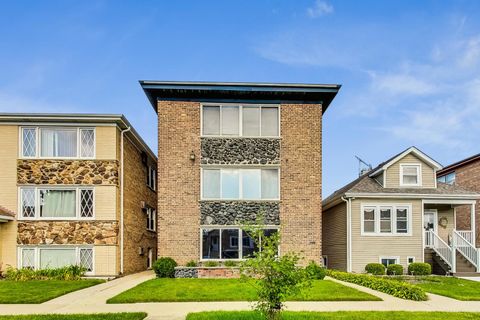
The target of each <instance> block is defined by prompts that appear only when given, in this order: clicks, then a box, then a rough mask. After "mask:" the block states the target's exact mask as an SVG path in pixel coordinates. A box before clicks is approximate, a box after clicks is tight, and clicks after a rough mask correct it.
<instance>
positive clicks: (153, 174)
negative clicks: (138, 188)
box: [147, 166, 157, 191]
mask: <svg viewBox="0 0 480 320" xmlns="http://www.w3.org/2000/svg"><path fill="white" fill-rule="evenodd" d="M147 171H148V172H147V186H148V187H150V188H151V189H152V190H154V191H155V190H156V184H157V170H155V169H154V168H153V167H151V166H148V169H147Z"/></svg>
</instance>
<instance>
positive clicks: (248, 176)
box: [202, 168, 279, 200]
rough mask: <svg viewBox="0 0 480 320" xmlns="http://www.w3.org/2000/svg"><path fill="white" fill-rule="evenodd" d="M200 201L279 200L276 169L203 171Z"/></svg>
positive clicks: (277, 172)
mask: <svg viewBox="0 0 480 320" xmlns="http://www.w3.org/2000/svg"><path fill="white" fill-rule="evenodd" d="M202 171H203V177H202V199H247V200H259V199H270V200H278V198H279V185H278V184H279V176H278V175H279V171H278V169H224V168H221V169H203V170H202Z"/></svg>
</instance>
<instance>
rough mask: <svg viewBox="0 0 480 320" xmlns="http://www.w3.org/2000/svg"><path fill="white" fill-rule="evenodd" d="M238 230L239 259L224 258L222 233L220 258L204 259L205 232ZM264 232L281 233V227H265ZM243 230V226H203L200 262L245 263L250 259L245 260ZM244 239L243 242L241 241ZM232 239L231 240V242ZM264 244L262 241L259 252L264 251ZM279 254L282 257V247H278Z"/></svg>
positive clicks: (219, 246)
mask: <svg viewBox="0 0 480 320" xmlns="http://www.w3.org/2000/svg"><path fill="white" fill-rule="evenodd" d="M204 229H206V230H232V229H234V230H238V258H237V259H225V258H222V233H221V232H220V233H219V235H220V236H219V239H218V250H219V256H220V258H218V259H208V258H203V230H204ZM263 229H264V230H277V232H280V227H279V226H277V225H267V226H263ZM243 231H244V230H243V229H242V227H241V226H224V225H222V226H219V225H203V226H200V262H205V261H219V262H222V261H227V260H230V261H244V260H247V259H248V258H243ZM240 239H242V241H240ZM230 240H231V239H229V241H230ZM261 246H262V243H261V240H260V243H259V245H258V248H259V250H262V247H261ZM278 254H279V255H280V246H278Z"/></svg>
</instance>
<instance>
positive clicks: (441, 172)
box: [437, 153, 480, 176]
mask: <svg viewBox="0 0 480 320" xmlns="http://www.w3.org/2000/svg"><path fill="white" fill-rule="evenodd" d="M477 160H480V153H479V154H476V155H473V156H471V157H468V158H466V159H463V160H460V161H458V162H455V163H452V164H451V165H448V166H446V167H444V168H442V169H441V170H439V171H437V176H441V175H445V174H448V173H450V172H453V171H455V169H457V168H459V167H463V166H465V165H467V164H470V163H472V162H475V161H477Z"/></svg>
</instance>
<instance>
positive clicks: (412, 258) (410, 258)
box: [407, 257, 415, 264]
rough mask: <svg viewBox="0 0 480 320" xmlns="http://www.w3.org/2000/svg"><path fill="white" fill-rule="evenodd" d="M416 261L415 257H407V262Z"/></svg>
mask: <svg viewBox="0 0 480 320" xmlns="http://www.w3.org/2000/svg"><path fill="white" fill-rule="evenodd" d="M414 262H415V257H407V263H408V264H410V263H414Z"/></svg>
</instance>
